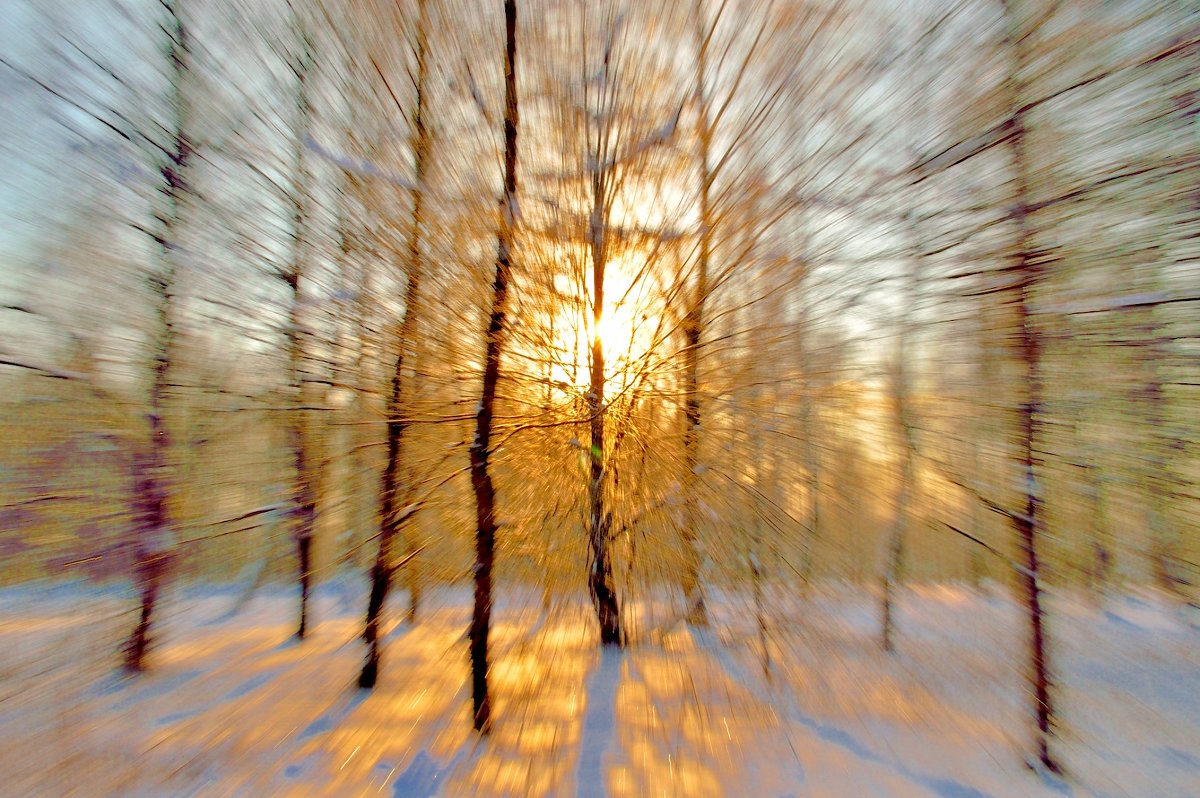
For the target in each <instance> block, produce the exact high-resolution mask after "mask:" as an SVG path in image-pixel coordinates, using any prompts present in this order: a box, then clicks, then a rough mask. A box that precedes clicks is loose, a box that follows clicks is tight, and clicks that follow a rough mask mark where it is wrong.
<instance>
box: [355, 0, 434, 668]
mask: <svg viewBox="0 0 1200 798" xmlns="http://www.w3.org/2000/svg"><path fill="white" fill-rule="evenodd" d="M418 15H419V16H418V22H417V46H416V56H417V78H416V90H417V98H416V99H417V107H416V109H415V111H414V113H413V165H414V170H415V184H416V188H415V189H413V192H412V201H413V206H412V217H411V219H410V220H409V230H408V253H407V259H408V263H407V271H408V285H407V286H406V288H405V293H404V321H403V322H402V323H401V325H400V333H399V335H398V336H397V340H396V361H395V367H394V369H393V371H392V387H391V393H390V394H389V396H388V422H387V465H386V466H385V467H384V472H383V486H382V491H381V494H380V519H381V521H380V524H381V526H380V530H379V551H378V552H377V554H376V557H375V564H374V565H373V566H372V568H371V595H370V599H369V600H368V603H367V618H366V622H365V624H364V628H363V639H364V640H365V641H366V644H367V657H366V661H365V662H364V663H363V667H362V671H361V672H360V673H359V675H358V686H359V687H367V688H369V687H374V686H375V682H376V680H377V679H378V678H379V659H380V646H379V626H380V616H381V614H382V612H383V607H384V604H385V603H386V602H387V595H388V592H389V591H390V589H391V584H392V576H393V573H394V571H395V565H394V563H393V561H392V548H393V545H394V542H395V540H396V538H397V537H398V535H399V533H400V528H401V526H402V525H403V523H404V520H402V519H401V518H400V517H399V513H398V512H397V511H398V509H399V508H398V507H397V500H396V499H397V496H398V492H399V480H400V469H401V467H402V463H403V460H404V432H405V429H406V426H407V425H406V424H405V421H404V410H405V407H404V368H405V354H406V352H407V350H408V349H409V348H410V347H415V338H416V323H417V306H418V305H419V303H420V301H421V272H422V269H423V265H422V262H421V238H422V234H423V230H424V228H423V225H424V221H425V220H424V208H425V174H426V171H427V169H428V161H429V147H430V142H429V132H428V129H427V127H426V124H425V115H426V114H425V88H426V86H425V83H426V76H427V68H426V38H427V36H428V25H429V19H428V16H427V15H426V6H425V2H424V0H420V2H419V3H418ZM415 595H416V594H415V593H414V594H413V596H414V604H413V608H414V612H415Z"/></svg>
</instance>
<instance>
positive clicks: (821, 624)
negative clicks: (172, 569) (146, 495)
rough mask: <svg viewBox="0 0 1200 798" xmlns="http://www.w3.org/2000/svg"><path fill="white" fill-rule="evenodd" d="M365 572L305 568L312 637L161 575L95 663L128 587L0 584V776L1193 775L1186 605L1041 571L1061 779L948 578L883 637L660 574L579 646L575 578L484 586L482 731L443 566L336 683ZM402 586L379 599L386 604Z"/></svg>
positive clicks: (889, 782) (865, 786)
mask: <svg viewBox="0 0 1200 798" xmlns="http://www.w3.org/2000/svg"><path fill="white" fill-rule="evenodd" d="M365 587H366V585H365V579H357V578H355V579H350V578H345V577H343V578H341V579H340V580H337V581H334V582H331V583H327V584H325V585H322V586H321V588H320V589H319V590H318V591H317V593H316V595H315V598H314V615H315V618H316V620H317V624H316V626H315V628H314V632H313V634H312V636H311V637H310V639H308V640H306V641H303V642H297V641H293V640H292V639H291V638H290V636H289V635H290V633H291V631H292V624H293V620H294V615H295V596H294V595H293V594H292V593H291V592H289V591H286V590H284V589H282V588H278V587H276V588H271V589H264V591H262V592H261V593H260V594H259V595H258V596H257V597H255V598H254V599H253V600H252V601H251V602H250V604H249V605H247V606H246V607H245V608H244V609H243V610H242V611H241V612H240V613H239V614H238V615H236V616H234V617H230V615H229V609H230V606H231V605H232V604H233V603H234V602H235V601H236V600H237V599H238V596H239V589H238V588H217V587H207V588H200V587H186V588H180V589H177V590H176V591H173V592H172V593H170V594H169V595H168V597H167V599H166V604H165V606H164V613H163V618H164V623H163V626H162V628H161V630H160V635H159V638H158V640H157V643H158V645H157V647H156V648H155V649H154V650H153V652H152V657H151V663H150V664H151V668H152V670H150V671H149V672H148V673H146V674H144V675H142V676H140V677H137V678H133V679H130V678H124V677H121V676H118V675H117V674H115V673H114V671H113V666H114V664H115V663H116V662H117V660H118V657H117V649H118V647H119V643H120V640H121V638H122V635H123V634H124V633H125V632H126V631H127V630H128V627H129V624H130V622H131V621H132V619H133V615H134V608H135V607H134V603H133V601H132V600H131V594H130V591H129V590H128V588H124V589H119V588H98V587H95V586H90V585H87V584H85V583H72V584H58V585H36V586H17V587H10V588H4V589H0V618H3V619H4V620H3V621H2V622H0V773H3V774H4V777H5V780H4V786H3V788H0V792H3V793H4V794H11V795H79V796H118V795H119V796H162V795H170V796H187V795H272V796H275V795H279V796H293V795H294V796H312V795H383V796H428V795H505V796H507V795H581V796H604V795H612V796H641V795H679V796H691V795H752V796H796V797H797V798H798V797H799V796H844V795H897V796H935V797H936V798H978V796H1063V795H1070V796H1092V795H1095V796H1190V795H1200V631H1198V630H1197V629H1196V628H1195V627H1193V626H1191V625H1189V624H1188V623H1187V622H1186V619H1183V618H1181V616H1180V615H1179V614H1178V610H1177V609H1175V608H1174V606H1173V605H1171V604H1170V603H1169V602H1168V601H1167V600H1166V599H1164V598H1162V597H1161V596H1159V595H1157V594H1153V593H1130V594H1127V595H1122V596H1113V597H1111V598H1110V599H1109V600H1108V601H1107V602H1105V603H1104V604H1103V605H1100V604H1097V603H1093V602H1090V601H1085V600H1083V599H1080V598H1078V597H1073V596H1063V595H1058V594H1055V593H1051V594H1050V595H1048V596H1047V605H1048V607H1049V613H1050V615H1049V631H1050V635H1051V637H1050V642H1051V648H1050V654H1051V658H1052V662H1053V664H1054V667H1055V673H1056V674H1057V678H1056V691H1055V695H1056V697H1057V700H1058V702H1059V708H1060V716H1059V730H1058V740H1057V741H1056V743H1055V752H1056V754H1057V755H1058V756H1059V758H1060V759H1061V760H1062V762H1063V764H1064V765H1065V767H1066V770H1067V775H1066V776H1065V777H1064V778H1063V779H1061V780H1060V779H1057V778H1055V777H1051V776H1049V775H1048V774H1041V773H1038V772H1036V771H1034V770H1032V769H1030V768H1028V767H1026V766H1025V765H1024V764H1023V759H1024V758H1025V757H1026V755H1027V753H1028V751H1029V750H1030V746H1029V742H1030V737H1029V727H1030V723H1029V720H1028V714H1027V713H1028V708H1027V705H1026V701H1025V694H1024V691H1025V686H1024V682H1023V678H1024V677H1023V673H1024V670H1023V660H1022V658H1021V656H1020V653H1021V652H1022V651H1023V650H1024V649H1023V641H1024V635H1025V626H1024V623H1023V618H1022V615H1021V611H1020V607H1019V606H1018V605H1017V604H1016V603H1015V602H1013V601H1012V600H1011V599H1010V598H1008V597H1007V596H1006V595H1004V594H1002V593H1000V592H996V591H972V590H970V589H968V588H966V587H963V586H957V585H932V586H924V587H910V588H908V589H905V590H903V591H901V592H900V596H899V604H898V616H897V630H898V635H897V645H898V651H897V652H896V653H895V654H894V655H891V656H889V655H887V654H884V653H883V652H882V651H881V650H880V648H879V645H878V641H877V637H878V622H877V617H876V614H877V601H876V600H875V598H873V597H872V596H870V595H869V594H868V593H867V592H865V591H864V590H862V589H861V588H855V587H851V586H844V585H820V586H817V588H816V589H814V590H812V591H810V592H809V593H808V594H807V595H806V596H803V597H798V596H795V595H793V594H792V592H791V591H790V589H789V588H785V587H784V586H781V585H778V584H775V583H767V584H766V586H765V589H766V593H767V595H766V599H765V601H764V606H765V607H767V609H768V615H767V618H766V620H767V625H768V628H769V635H768V638H767V645H766V648H765V650H764V648H763V646H762V641H761V639H760V638H759V636H758V632H757V623H756V619H755V617H754V611H753V603H752V601H751V599H750V597H749V596H748V595H745V594H741V593H728V592H722V591H721V590H720V589H718V588H717V587H716V586H710V589H709V590H708V608H709V611H710V615H711V618H712V625H711V627H710V628H707V629H699V630H692V629H689V628H688V627H687V626H686V625H685V624H683V623H682V622H681V621H680V618H681V617H682V615H683V613H682V612H681V611H680V602H681V599H680V597H678V596H677V595H675V594H674V593H673V592H672V591H670V590H667V589H662V590H658V591H653V592H652V593H651V594H650V595H647V596H643V597H642V598H641V599H640V600H639V601H638V602H636V603H635V604H634V605H632V606H630V607H627V608H626V610H627V612H628V614H629V615H630V616H631V617H630V622H629V623H628V631H629V633H630V635H631V637H632V639H633V643H632V645H631V647H630V648H628V649H626V650H625V651H620V650H615V649H608V650H603V651H602V650H600V649H599V647H598V646H597V645H596V642H595V639H596V637H595V631H594V625H593V623H592V621H591V614H590V608H589V606H588V605H587V603H586V599H583V598H581V597H580V598H573V599H571V600H569V601H568V600H565V599H559V600H557V602H556V603H551V604H549V605H548V606H546V607H543V603H542V596H541V593H540V590H536V589H532V588H531V589H528V590H519V589H517V588H514V587H512V586H505V587H503V588H502V589H501V590H500V597H501V598H500V601H499V603H498V605H497V607H496V610H495V613H494V620H495V627H494V631H493V637H492V640H493V644H492V652H493V656H492V662H493V666H492V672H491V675H492V684H493V691H494V697H493V701H494V723H495V726H494V729H493V733H492V734H491V735H490V736H489V737H488V738H486V739H481V738H479V737H477V736H476V735H474V734H473V733H472V732H471V731H470V722H469V704H470V698H469V692H468V688H467V687H466V685H467V675H468V674H467V653H466V642H465V640H464V634H463V633H464V630H465V628H466V624H467V621H468V618H469V614H470V592H469V589H467V588H465V587H459V588H453V589H451V588H445V589H440V590H432V589H431V590H428V591H427V592H426V594H425V595H424V597H423V610H422V615H421V617H420V619H419V621H418V622H417V623H416V624H409V623H407V622H405V623H402V624H397V625H395V626H393V627H391V628H389V629H386V630H385V640H386V641H387V644H386V648H385V651H384V657H383V664H382V670H381V679H380V684H379V686H378V687H377V688H376V689H375V691H373V692H369V693H368V692H363V691H359V690H358V689H357V688H355V687H354V686H353V685H354V680H355V677H356V675H357V668H358V666H359V664H360V663H361V659H362V655H363V646H362V642H361V640H360V639H359V637H358V634H359V619H358V614H359V611H360V607H359V605H361V604H363V603H364V602H363V599H364V595H363V593H364V591H365ZM405 606H407V600H406V597H405V596H404V594H403V592H402V591H401V592H400V593H399V595H397V596H395V597H394V599H393V604H392V606H391V608H390V610H389V612H388V613H387V615H386V617H387V618H389V619H395V618H398V617H400V616H401V615H402V613H401V609H402V608H403V607H405Z"/></svg>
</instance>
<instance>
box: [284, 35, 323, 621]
mask: <svg viewBox="0 0 1200 798" xmlns="http://www.w3.org/2000/svg"><path fill="white" fill-rule="evenodd" d="M297 27H298V28H300V34H301V43H302V46H303V48H304V50H303V53H302V54H301V57H300V61H299V64H298V65H297V67H296V78H297V97H296V106H297V109H296V110H297V113H298V118H297V130H296V137H295V147H296V152H295V172H294V175H293V184H292V188H291V192H290V194H291V201H292V223H293V225H294V228H293V232H292V236H293V237H292V266H291V270H290V272H289V273H288V274H287V275H286V277H285V280H286V282H287V284H288V288H290V289H291V292H292V296H291V309H290V312H289V315H288V332H287V338H288V357H289V364H290V371H291V375H290V380H289V381H290V383H291V390H292V396H293V401H294V402H295V406H294V408H293V410H292V417H291V419H290V423H289V425H288V442H289V445H290V448H291V450H292V464H293V468H294V469H295V472H296V473H295V480H296V481H295V483H294V485H293V488H292V505H293V510H292V521H293V524H294V526H293V532H292V534H293V536H294V539H295V543H296V555H297V562H298V565H299V574H298V576H299V582H300V608H299V610H300V611H299V619H298V623H297V627H296V637H298V638H300V639H301V640H303V639H304V637H305V635H306V634H307V633H308V626H309V617H308V598H309V593H310V589H311V583H312V541H313V533H314V531H315V528H316V520H317V499H316V486H315V485H314V474H313V456H312V452H311V446H312V429H311V427H312V424H311V421H312V417H311V414H312V410H311V409H310V406H309V405H310V397H309V393H310V388H309V382H310V381H309V379H308V375H307V369H308V362H307V352H306V346H305V343H306V341H305V339H306V337H307V335H306V333H305V331H304V329H303V324H304V319H303V317H302V315H301V307H302V303H303V291H304V286H303V281H304V280H305V279H306V278H305V270H306V257H307V252H306V246H307V239H306V232H307V231H306V226H307V223H308V219H307V192H308V182H309V180H308V174H307V170H306V168H305V159H304V140H305V138H306V137H307V135H308V125H309V115H310V108H309V99H308V85H307V77H308V71H309V68H310V67H311V65H312V43H311V40H310V39H309V36H308V32H307V30H305V29H304V28H303V27H302V26H301V25H299V24H298V25H297Z"/></svg>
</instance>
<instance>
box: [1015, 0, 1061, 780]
mask: <svg viewBox="0 0 1200 798" xmlns="http://www.w3.org/2000/svg"><path fill="white" fill-rule="evenodd" d="M1003 2H1004V9H1005V14H1006V16H1007V20H1006V22H1007V25H1008V45H1009V47H1010V48H1011V56H1012V60H1013V65H1012V74H1011V76H1010V77H1009V91H1010V95H1011V96H1010V98H1009V101H1010V108H1011V109H1012V116H1011V117H1010V118H1009V123H1008V124H1009V134H1010V135H1009V142H1010V149H1011V153H1012V167H1013V173H1014V177H1015V183H1014V192H1013V210H1012V218H1013V221H1014V224H1015V228H1016V234H1017V239H1016V251H1015V253H1014V255H1013V259H1014V261H1015V263H1014V264H1013V272H1014V273H1015V274H1016V275H1017V279H1018V283H1017V286H1016V314H1017V336H1018V343H1019V346H1020V355H1021V361H1022V365H1023V366H1024V372H1025V373H1024V378H1023V382H1024V388H1025V401H1024V403H1022V404H1021V406H1020V409H1019V418H1020V424H1019V434H1020V454H1019V455H1018V456H1019V458H1020V465H1021V468H1022V471H1023V477H1024V480H1023V481H1024V490H1025V501H1024V503H1023V508H1022V511H1021V512H1019V513H1014V514H1013V515H1012V520H1013V525H1014V527H1015V530H1016V533H1017V541H1018V544H1019V546H1020V550H1021V557H1022V562H1021V565H1022V568H1021V585H1022V587H1023V591H1024V594H1025V606H1026V615H1027V618H1028V621H1029V637H1030V641H1029V642H1030V651H1029V653H1030V668H1029V671H1030V673H1029V676H1030V682H1031V686H1032V688H1033V700H1034V707H1033V709H1034V717H1035V720H1036V724H1037V733H1036V735H1035V737H1036V739H1035V747H1036V751H1037V757H1038V760H1039V761H1040V762H1041V763H1042V765H1043V766H1045V767H1046V768H1047V769H1049V770H1051V771H1053V772H1059V768H1058V765H1057V763H1056V762H1055V761H1054V759H1053V757H1052V756H1051V754H1050V738H1051V736H1052V734H1053V731H1052V728H1051V721H1052V718H1053V714H1054V712H1053V704H1052V703H1051V697H1050V668H1049V663H1048V656H1047V651H1046V648H1047V646H1046V630H1045V617H1044V612H1043V609H1042V587H1041V571H1040V562H1039V556H1038V543H1039V540H1038V533H1039V527H1040V525H1041V523H1042V518H1041V516H1042V502H1041V486H1040V485H1039V483H1038V481H1037V478H1038V471H1039V469H1040V466H1041V459H1040V455H1039V454H1038V452H1039V447H1040V446H1041V443H1042V442H1041V418H1040V411H1041V402H1042V362H1041V353H1042V341H1041V335H1040V333H1039V330H1038V328H1037V325H1036V320H1035V319H1034V318H1033V310H1032V305H1033V302H1034V294H1035V292H1036V289H1037V285H1038V281H1039V278H1040V276H1041V271H1042V269H1043V268H1044V265H1043V261H1042V257H1041V256H1040V255H1039V253H1036V252H1034V249H1033V247H1034V240H1033V228H1032V225H1031V223H1030V221H1029V197H1030V164H1029V155H1028V141H1027V129H1026V122H1025V117H1026V112H1025V110H1024V106H1023V105H1022V99H1021V95H1022V93H1023V92H1022V86H1021V83H1020V81H1021V77H1020V76H1021V75H1022V74H1023V73H1024V69H1025V65H1026V55H1025V48H1026V46H1027V45H1026V44H1025V39H1024V37H1023V36H1021V35H1020V32H1019V23H1018V22H1017V15H1016V13H1015V11H1014V9H1013V7H1012V6H1013V0H1003Z"/></svg>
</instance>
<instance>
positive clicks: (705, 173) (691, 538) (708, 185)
mask: <svg viewBox="0 0 1200 798" xmlns="http://www.w3.org/2000/svg"><path fill="white" fill-rule="evenodd" d="M695 12H696V14H697V18H696V26H697V27H696V33H697V39H698V42H697V43H698V45H699V46H698V52H697V60H696V86H695V95H696V103H697V106H698V109H699V119H698V120H697V123H696V124H697V141H698V144H699V148H700V152H699V153H698V155H699V180H700V197H699V203H700V207H699V213H700V219H699V223H700V231H699V233H700V235H699V241H698V251H697V256H696V285H695V289H694V292H693V293H692V295H691V297H690V301H689V305H688V311H687V317H686V318H685V319H684V324H683V334H684V349H683V357H684V369H683V401H684V424H685V428H684V433H683V512H684V519H683V536H682V537H683V546H684V552H683V557H684V566H683V577H682V579H681V583H682V584H681V587H682V588H683V597H684V601H685V602H686V603H687V608H688V609H687V619H688V623H689V624H692V625H693V626H707V625H708V610H707V608H706V606H705V603H704V591H703V586H702V585H701V583H700V552H699V549H698V543H699V540H698V534H697V520H698V519H699V508H698V502H699V499H698V496H697V495H696V494H697V487H698V483H699V479H698V477H699V475H698V474H697V473H696V471H697V467H698V465H699V458H700V384H699V381H700V346H701V342H702V340H703V337H704V302H705V299H706V298H707V295H708V272H709V259H710V257H711V251H712V223H713V218H712V217H713V214H712V207H711V197H710V195H711V191H712V180H713V177H712V169H711V167H710V164H709V158H710V149H711V147H712V123H711V121H710V120H709V109H708V98H707V96H706V94H705V80H706V79H707V67H708V42H709V34H710V33H711V31H708V30H706V28H707V27H708V26H707V24H705V23H704V22H702V20H701V18H700V16H699V15H700V13H701V7H700V5H699V4H698V5H697V7H696V9H695Z"/></svg>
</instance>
